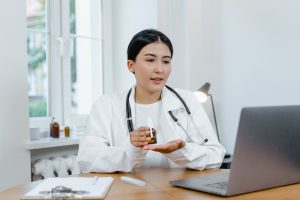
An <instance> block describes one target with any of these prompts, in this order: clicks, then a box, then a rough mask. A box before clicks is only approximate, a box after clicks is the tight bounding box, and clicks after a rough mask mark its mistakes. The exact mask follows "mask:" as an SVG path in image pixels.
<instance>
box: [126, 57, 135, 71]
mask: <svg viewBox="0 0 300 200" xmlns="http://www.w3.org/2000/svg"><path fill="white" fill-rule="evenodd" d="M127 68H128V69H129V71H131V72H132V73H134V61H133V60H127Z"/></svg>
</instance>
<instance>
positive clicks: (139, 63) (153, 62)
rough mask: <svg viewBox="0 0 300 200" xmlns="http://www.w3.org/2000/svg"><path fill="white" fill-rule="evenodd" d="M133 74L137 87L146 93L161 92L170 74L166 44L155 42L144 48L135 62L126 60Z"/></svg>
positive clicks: (169, 56)
mask: <svg viewBox="0 0 300 200" xmlns="http://www.w3.org/2000/svg"><path fill="white" fill-rule="evenodd" d="M128 68H129V70H130V71H131V72H134V73H135V78H136V83H137V87H138V88H139V89H142V90H144V91H145V92H148V93H157V92H161V90H162V88H163V87H164V85H165V84H166V82H167V80H168V77H169V75H170V72H171V52H170V50H169V48H168V46H167V45H166V44H164V43H163V42H160V41H157V42H154V43H151V44H148V45H146V46H144V48H142V49H141V51H140V52H139V54H138V55H137V57H136V60H135V62H134V61H132V60H128Z"/></svg>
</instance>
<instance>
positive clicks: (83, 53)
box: [26, 0, 103, 126]
mask: <svg viewBox="0 0 300 200" xmlns="http://www.w3.org/2000/svg"><path fill="white" fill-rule="evenodd" d="M26 13H27V54H28V95H29V115H30V121H31V126H36V125H33V124H35V122H36V121H42V122H45V124H48V123H49V119H50V117H55V118H56V121H58V122H59V123H60V124H64V125H76V126H81V125H84V124H85V119H86V117H87V114H88V113H89V111H90V108H91V105H92V102H93V101H95V99H96V98H97V97H98V96H99V95H101V94H102V93H103V89H102V88H103V86H102V85H103V81H102V80H103V77H102V35H101V32H102V29H101V25H102V24H101V21H102V20H101V0H27V12H26ZM46 121H47V122H46Z"/></svg>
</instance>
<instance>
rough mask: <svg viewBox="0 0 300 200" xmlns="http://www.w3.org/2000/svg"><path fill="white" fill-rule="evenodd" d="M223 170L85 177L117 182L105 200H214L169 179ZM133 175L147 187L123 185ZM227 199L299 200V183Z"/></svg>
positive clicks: (20, 191) (9, 196) (15, 198)
mask: <svg viewBox="0 0 300 200" xmlns="http://www.w3.org/2000/svg"><path fill="white" fill-rule="evenodd" d="M219 172H221V170H205V171H194V170H184V169H155V168H154V169H136V170H134V172H133V173H132V174H126V173H114V174H85V175H83V176H95V175H99V176H112V177H113V178H114V183H113V185H112V187H111V188H110V191H109V192H108V194H107V196H106V198H105V199H106V200H115V199H121V200H140V199H143V200H148V199H149V200H150V199H154V200H156V199H158V200H172V199H184V200H189V199H205V200H215V199H222V200H224V197H218V196H215V195H210V194H206V193H202V192H197V191H192V190H187V189H184V188H178V187H173V186H171V185H170V184H169V181H170V180H177V179H183V178H188V177H192V176H200V175H205V174H209V173H219ZM124 175H126V176H131V177H133V178H140V179H143V180H145V181H146V182H147V184H146V186H145V187H137V186H132V185H128V184H125V183H122V182H121V181H120V177H121V176H124ZM37 184H38V183H29V184H26V185H23V186H18V187H14V188H11V189H8V190H5V191H3V192H0V200H2V199H3V200H19V199H20V197H21V196H23V195H24V194H25V193H26V192H27V191H29V190H30V189H31V188H33V187H34V186H35V185H37ZM226 199H228V200H250V199H251V200H253V199H264V200H286V199H289V200H299V199H300V184H296V185H290V186H285V187H279V188H274V189H269V190H264V191H259V192H253V193H249V194H244V195H239V196H234V197H227V198H226Z"/></svg>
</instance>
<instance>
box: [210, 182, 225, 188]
mask: <svg viewBox="0 0 300 200" xmlns="http://www.w3.org/2000/svg"><path fill="white" fill-rule="evenodd" d="M227 184H228V182H219V183H211V184H207V185H206V186H209V187H213V188H218V189H223V190H226V189H227Z"/></svg>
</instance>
